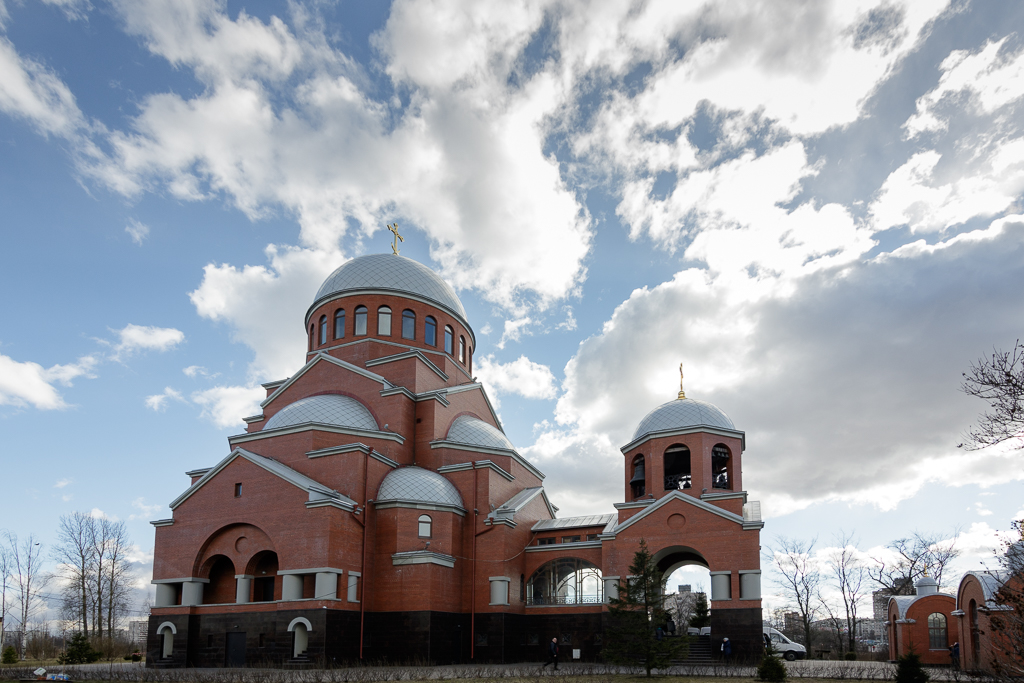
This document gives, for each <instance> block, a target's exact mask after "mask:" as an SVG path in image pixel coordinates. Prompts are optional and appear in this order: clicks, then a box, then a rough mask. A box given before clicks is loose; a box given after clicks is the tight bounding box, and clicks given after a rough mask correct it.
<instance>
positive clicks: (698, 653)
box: [673, 636, 714, 664]
mask: <svg viewBox="0 0 1024 683" xmlns="http://www.w3.org/2000/svg"><path fill="white" fill-rule="evenodd" d="M713 663H714V660H713V659H712V656H711V636H690V651H689V653H688V654H687V656H686V659H677V660H673V664H713Z"/></svg>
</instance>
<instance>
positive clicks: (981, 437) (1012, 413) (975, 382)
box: [960, 339, 1024, 451]
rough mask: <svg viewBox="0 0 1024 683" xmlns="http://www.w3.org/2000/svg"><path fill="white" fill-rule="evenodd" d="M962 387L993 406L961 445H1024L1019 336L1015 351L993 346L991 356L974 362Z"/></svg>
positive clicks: (1023, 353) (1023, 359) (1023, 352)
mask: <svg viewBox="0 0 1024 683" xmlns="http://www.w3.org/2000/svg"><path fill="white" fill-rule="evenodd" d="M960 389H961V390H962V391H963V392H964V393H965V394H967V395H968V396H976V397H978V398H980V399H982V400H983V401H985V402H987V403H988V406H989V410H988V411H986V412H984V413H982V415H981V417H980V418H979V419H978V425H977V426H976V427H971V428H970V429H968V430H967V433H966V434H965V435H964V443H962V444H960V447H962V448H963V447H966V448H967V449H968V450H972V451H973V450H977V449H979V448H985V447H987V446H993V445H995V444H997V443H1003V442H1005V441H1010V442H1014V443H1015V446H1016V447H1017V448H1024V344H1021V342H1020V340H1019V339H1018V340H1017V341H1016V342H1014V345H1013V349H1012V350H1011V351H1000V350H999V349H993V350H992V356H991V357H990V358H979V359H978V361H977V362H976V363H972V364H971V367H970V369H969V370H968V371H967V372H965V373H963V382H962V383H961V384H960Z"/></svg>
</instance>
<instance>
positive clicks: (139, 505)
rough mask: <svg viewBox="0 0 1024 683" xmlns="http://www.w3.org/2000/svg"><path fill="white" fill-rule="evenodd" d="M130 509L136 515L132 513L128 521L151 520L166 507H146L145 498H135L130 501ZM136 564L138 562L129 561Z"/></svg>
mask: <svg viewBox="0 0 1024 683" xmlns="http://www.w3.org/2000/svg"><path fill="white" fill-rule="evenodd" d="M132 507H133V508H135V509H136V510H138V512H137V513H133V514H131V515H129V516H128V519H129V520H135V519H152V518H153V517H155V516H156V515H159V514H160V513H161V512H162V511H164V510H166V509H167V506H166V505H159V504H157V505H147V504H146V499H145V498H136V499H135V500H133V501H132ZM131 561H132V562H137V561H139V560H131Z"/></svg>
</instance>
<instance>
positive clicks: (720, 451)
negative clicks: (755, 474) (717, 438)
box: [711, 443, 731, 489]
mask: <svg viewBox="0 0 1024 683" xmlns="http://www.w3.org/2000/svg"><path fill="white" fill-rule="evenodd" d="M729 460H730V458H729V447H728V446H726V445H725V444H724V443H719V444H715V446H714V448H712V449H711V487H712V488H716V489H728V488H729V487H730V486H729V480H730V479H731V477H730V476H729V470H730V469H731V463H730V462H729Z"/></svg>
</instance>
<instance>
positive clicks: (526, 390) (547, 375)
mask: <svg viewBox="0 0 1024 683" xmlns="http://www.w3.org/2000/svg"><path fill="white" fill-rule="evenodd" d="M476 373H477V375H478V376H479V378H480V380H481V381H482V382H483V383H484V384H486V385H487V387H488V388H489V389H491V393H492V394H502V393H504V394H518V395H519V396H523V397H524V398H536V399H552V398H554V397H555V394H556V393H557V389H556V386H555V376H554V374H553V373H552V372H551V368H549V367H548V366H546V365H541V364H540V363H534V362H533V361H531V360H530V359H529V358H527V357H526V356H520V357H519V358H517V359H516V360H514V361H512V362H511V363H498V362H496V361H495V360H494V356H493V355H487V356H482V357H480V358H477V360H476Z"/></svg>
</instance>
